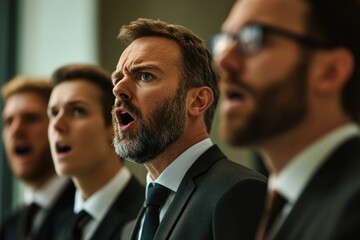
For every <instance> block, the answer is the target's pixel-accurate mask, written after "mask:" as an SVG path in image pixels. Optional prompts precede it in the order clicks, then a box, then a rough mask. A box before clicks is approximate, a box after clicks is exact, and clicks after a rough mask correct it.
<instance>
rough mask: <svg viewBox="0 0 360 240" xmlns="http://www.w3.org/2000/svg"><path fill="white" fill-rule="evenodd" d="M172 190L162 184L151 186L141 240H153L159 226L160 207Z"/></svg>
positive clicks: (146, 203)
mask: <svg viewBox="0 0 360 240" xmlns="http://www.w3.org/2000/svg"><path fill="white" fill-rule="evenodd" d="M170 192H171V191H170V189H168V188H166V187H164V186H162V185H160V184H157V183H155V184H150V185H149V187H148V191H147V196H146V201H145V220H144V225H143V228H142V234H141V240H152V239H153V238H154V236H155V232H156V230H157V228H158V226H159V222H160V218H159V213H160V207H161V206H162V205H163V204H164V202H165V200H166V199H167V197H168V196H169V194H170Z"/></svg>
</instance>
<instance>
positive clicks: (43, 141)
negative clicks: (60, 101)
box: [0, 76, 75, 240]
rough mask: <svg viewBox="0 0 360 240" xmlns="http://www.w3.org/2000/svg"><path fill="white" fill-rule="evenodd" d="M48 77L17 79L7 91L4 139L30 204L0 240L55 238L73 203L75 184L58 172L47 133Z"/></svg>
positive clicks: (10, 219) (4, 92)
mask: <svg viewBox="0 0 360 240" xmlns="http://www.w3.org/2000/svg"><path fill="white" fill-rule="evenodd" d="M51 91H52V85H51V84H50V82H49V81H48V80H45V79H44V80H43V79H31V78H28V77H24V76H19V77H16V78H15V79H12V80H11V81H10V82H8V83H7V84H5V86H4V87H3V89H2V96H3V99H4V104H5V105H4V110H3V113H2V120H3V136H2V138H3V142H4V145H5V149H6V154H7V160H8V163H9V166H10V168H11V170H12V172H13V174H14V175H15V176H16V178H18V179H19V180H20V181H21V182H22V183H23V184H24V188H25V192H24V200H25V206H24V207H22V208H21V209H19V210H17V211H15V212H14V213H13V214H11V215H10V216H9V217H7V218H6V219H5V221H4V222H3V223H2V225H1V229H0V239H1V240H14V239H32V240H49V239H53V236H55V235H56V233H55V232H54V225H53V223H54V222H55V221H56V218H57V216H58V214H59V213H60V212H61V211H64V210H66V209H71V208H72V206H73V198H74V192H75V188H74V186H73V184H72V183H71V181H69V180H67V179H66V178H62V177H58V176H57V175H56V174H55V169H54V165H53V161H52V158H51V154H50V146H49V141H48V137H47V129H48V124H49V119H48V116H47V104H48V100H49V97H50V94H51Z"/></svg>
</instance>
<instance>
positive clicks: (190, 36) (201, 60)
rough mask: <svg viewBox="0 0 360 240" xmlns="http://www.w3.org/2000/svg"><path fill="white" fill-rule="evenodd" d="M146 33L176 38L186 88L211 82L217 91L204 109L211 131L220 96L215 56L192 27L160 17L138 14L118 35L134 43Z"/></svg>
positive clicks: (213, 88) (145, 35) (206, 121)
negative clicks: (190, 28) (214, 67)
mask: <svg viewBox="0 0 360 240" xmlns="http://www.w3.org/2000/svg"><path fill="white" fill-rule="evenodd" d="M147 36H157V37H164V38H168V39H171V40H174V41H175V42H176V43H177V44H178V46H179V47H180V53H181V56H182V59H181V68H182V69H181V73H182V79H183V81H182V85H183V88H184V90H185V91H188V90H190V89H191V88H196V87H200V86H208V87H209V88H210V89H211V90H212V92H213V94H214V102H213V103H212V105H211V106H210V107H209V109H207V111H206V113H205V123H206V127H207V131H208V132H210V130H211V125H212V121H213V118H214V114H215V110H216V106H217V103H218V100H219V90H218V87H217V83H218V78H219V76H218V74H217V73H216V72H215V71H214V69H213V67H212V59H211V55H210V53H209V51H208V49H207V48H206V47H205V45H204V43H203V41H202V40H201V39H200V38H199V37H198V36H196V35H195V34H194V33H193V32H192V31H190V30H189V29H187V28H185V27H183V26H181V25H177V24H168V23H166V22H163V21H161V20H153V19H146V18H139V19H138V20H136V21H133V22H131V23H130V24H128V25H124V26H122V28H121V29H120V33H119V35H118V38H120V39H121V40H123V41H125V42H127V43H131V42H132V41H134V40H136V39H138V38H141V37H147Z"/></svg>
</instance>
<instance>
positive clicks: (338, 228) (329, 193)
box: [275, 137, 360, 240]
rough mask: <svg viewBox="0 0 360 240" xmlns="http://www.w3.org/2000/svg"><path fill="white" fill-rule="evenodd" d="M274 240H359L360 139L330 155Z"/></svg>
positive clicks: (346, 143)
mask: <svg viewBox="0 0 360 240" xmlns="http://www.w3.org/2000/svg"><path fill="white" fill-rule="evenodd" d="M275 239H276V240H283V239H286V240H295V239H299V240H300V239H303V240H312V239H314V240H322V239H326V240H346V239H360V138H358V137H354V138H352V139H350V140H349V141H347V142H345V143H344V144H342V145H341V146H340V147H339V148H337V149H336V150H335V151H334V152H333V153H332V154H331V156H330V157H329V158H328V159H327V160H326V162H325V163H324V164H323V166H322V167H321V168H320V169H319V170H318V171H317V173H316V174H315V176H314V177H313V178H312V179H311V180H310V182H309V184H308V185H307V187H306V188H305V190H304V192H303V193H302V194H301V196H300V197H299V199H298V201H297V202H296V204H295V205H294V208H293V210H292V211H291V212H290V214H289V216H288V218H287V219H286V220H285V222H284V224H283V225H282V227H281V229H280V230H279V232H278V234H277V236H276V237H275Z"/></svg>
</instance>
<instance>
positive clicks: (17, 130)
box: [10, 118, 26, 137]
mask: <svg viewBox="0 0 360 240" xmlns="http://www.w3.org/2000/svg"><path fill="white" fill-rule="evenodd" d="M25 128H26V126H25V122H24V120H23V119H21V118H15V119H14V120H13V122H12V123H11V126H10V132H11V134H12V135H13V136H16V137H21V136H23V135H24V133H25V131H24V130H25Z"/></svg>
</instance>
